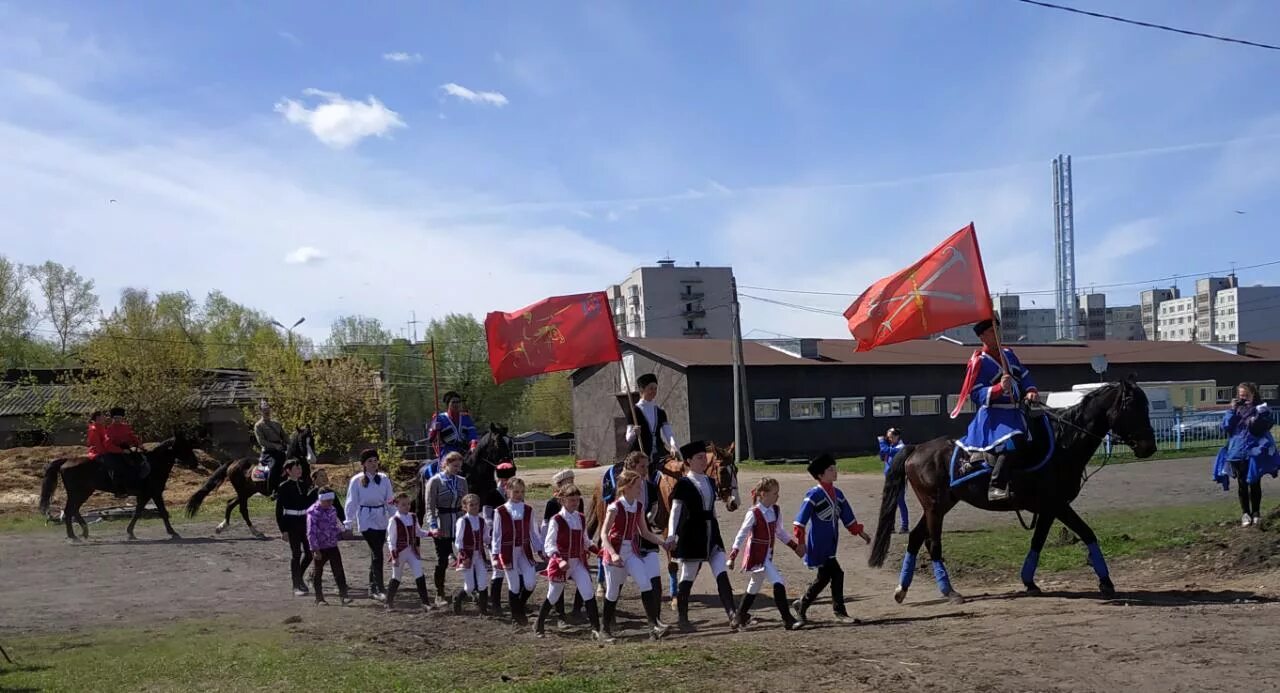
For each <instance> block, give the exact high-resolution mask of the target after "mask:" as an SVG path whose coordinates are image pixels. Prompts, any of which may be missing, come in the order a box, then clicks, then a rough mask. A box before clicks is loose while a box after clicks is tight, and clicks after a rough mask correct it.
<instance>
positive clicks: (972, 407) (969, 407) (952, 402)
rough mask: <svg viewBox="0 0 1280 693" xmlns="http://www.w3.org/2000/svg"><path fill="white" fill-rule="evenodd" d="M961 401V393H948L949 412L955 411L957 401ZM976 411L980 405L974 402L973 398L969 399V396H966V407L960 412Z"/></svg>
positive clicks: (969, 412) (970, 412)
mask: <svg viewBox="0 0 1280 693" xmlns="http://www.w3.org/2000/svg"><path fill="white" fill-rule="evenodd" d="M959 401H960V395H947V411H948V412H953V411H955V410H956V403H958V402H959ZM975 411H978V405H976V404H974V403H973V400H971V399H969V398H968V397H965V398H964V407H963V408H961V409H960V413H962V414H972V413H974V412H975Z"/></svg>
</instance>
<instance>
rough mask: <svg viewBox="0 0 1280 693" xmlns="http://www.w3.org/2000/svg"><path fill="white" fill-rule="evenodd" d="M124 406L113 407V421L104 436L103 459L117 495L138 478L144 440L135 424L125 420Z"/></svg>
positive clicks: (122, 492)
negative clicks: (132, 424)
mask: <svg viewBox="0 0 1280 693" xmlns="http://www.w3.org/2000/svg"><path fill="white" fill-rule="evenodd" d="M124 415H125V411H124V407H112V408H111V423H110V424H108V425H107V428H106V431H105V435H104V436H103V454H102V461H103V463H104V464H105V465H106V467H107V475H108V476H109V477H110V479H111V484H112V486H113V490H114V491H115V493H116V495H122V494H124V493H125V489H126V486H127V485H128V484H129V482H131V481H135V480H136V470H137V467H138V465H137V463H136V462H135V460H136V459H137V458H138V456H140V455H141V453H142V441H141V440H139V439H138V434H136V433H134V432H133V426H130V425H129V422H127V421H125V420H124Z"/></svg>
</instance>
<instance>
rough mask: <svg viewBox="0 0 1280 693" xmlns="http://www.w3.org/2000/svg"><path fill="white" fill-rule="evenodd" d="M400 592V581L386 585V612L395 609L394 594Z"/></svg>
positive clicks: (393, 581)
mask: <svg viewBox="0 0 1280 693" xmlns="http://www.w3.org/2000/svg"><path fill="white" fill-rule="evenodd" d="M398 591H400V581H399V580H392V581H391V582H390V583H388V584H387V597H386V598H387V611H391V609H393V608H394V607H395V602H396V592H398Z"/></svg>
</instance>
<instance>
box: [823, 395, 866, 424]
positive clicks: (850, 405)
mask: <svg viewBox="0 0 1280 693" xmlns="http://www.w3.org/2000/svg"><path fill="white" fill-rule="evenodd" d="M866 415H867V398H866V397H832V398H831V418H833V419H861V418H862V417H864V416H866Z"/></svg>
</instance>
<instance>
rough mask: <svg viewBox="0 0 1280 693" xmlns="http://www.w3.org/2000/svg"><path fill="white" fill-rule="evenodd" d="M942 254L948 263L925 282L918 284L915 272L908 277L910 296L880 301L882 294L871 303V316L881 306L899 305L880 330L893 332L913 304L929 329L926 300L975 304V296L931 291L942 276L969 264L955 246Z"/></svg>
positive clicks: (881, 324) (869, 310) (925, 326)
mask: <svg viewBox="0 0 1280 693" xmlns="http://www.w3.org/2000/svg"><path fill="white" fill-rule="evenodd" d="M942 252H944V253H947V254H948V256H947V260H946V262H944V263H942V266H941V267H939V268H938V269H936V270H934V271H933V274H931V275H929V276H928V278H926V279H925V280H924V281H922V282H917V281H916V273H915V272H914V271H912V272H911V274H909V275H907V280H908V281H910V282H911V293H910V294H907V295H905V296H891V297H889V298H886V299H884V300H880V299H881V296H883V295H884V292H881V293H880V295H879V296H876V300H874V301H872V302H871V306H870V308H869V309H868V311H867V312H868V313H869V314H871V315H874V314H875V312H876V310H877V309H879V308H880V307H881V306H887V305H889V304H892V303H898V304H899V305H898V308H897V309H896V310H894V311H893V312H892V313H890V314H889V315H888V316H887V317H885V319H884V320H883V321H881V323H880V329H882V330H884V331H890V330H892V329H893V321H894V320H896V319H897V318H898V315H900V314H901V313H902V311H904V310H906V309H907V308H908V307H910V306H911V305H913V304H914V305H916V306H918V307H919V308H920V309H921V310H920V322H921V324H922V325H923V326H924V328H925V329H928V328H929V322H928V319H927V318H926V317H925V314H924V307H925V299H926V298H940V299H943V300H947V301H955V302H956V303H966V304H972V303H973V301H974V297H973V296H966V295H963V294H957V293H952V292H950V291H930V290H929V287H930V286H933V284H934V283H935V282H937V281H938V280H939V279H941V278H942V275H944V274H946V273H947V270H949V269H951V268H952V267H953V266H955V265H960V266H962V267H963V266H965V265H968V264H969V263H968V260H966V259H965V257H964V253H961V252H960V251H959V250H957V249H956V248H955V247H954V246H947V247H945V248H943V249H942Z"/></svg>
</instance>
